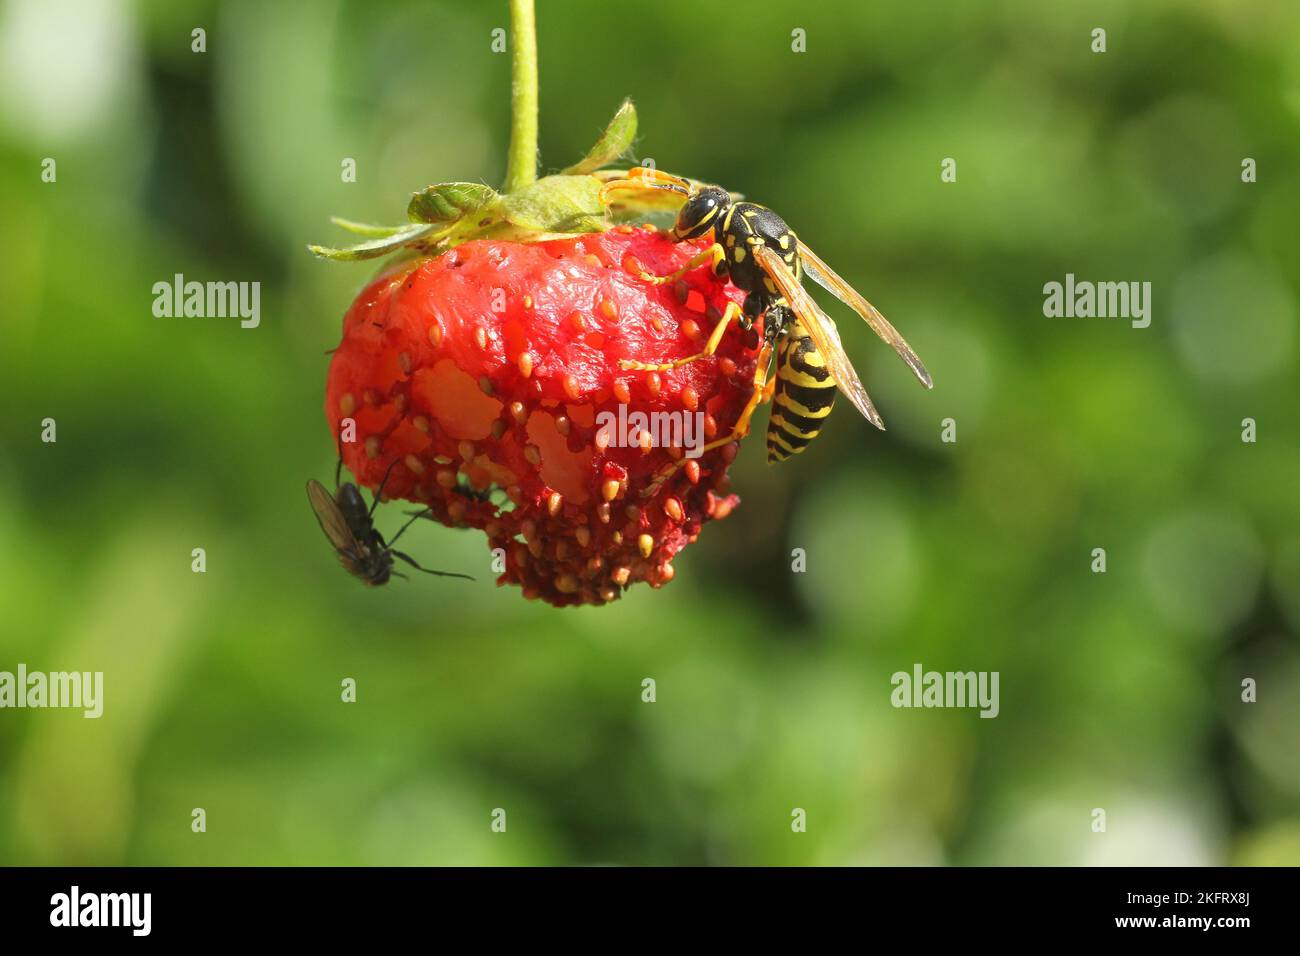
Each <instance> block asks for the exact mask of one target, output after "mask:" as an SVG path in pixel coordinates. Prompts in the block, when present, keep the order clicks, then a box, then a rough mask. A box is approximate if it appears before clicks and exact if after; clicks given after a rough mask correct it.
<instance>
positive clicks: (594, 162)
mask: <svg viewBox="0 0 1300 956" xmlns="http://www.w3.org/2000/svg"><path fill="white" fill-rule="evenodd" d="M634 139H636V107H635V106H633V105H632V101H631V100H624V101H623V105H622V106H620V107H619V108H618V112H617V113H615V114H614V118H613V119H612V120H610V121H609V125H608V126H606V127H605V132H604V133H602V134H601V136H600V139H598V140H596V145H595V146H593V147H591V149H589V150H588V151H587V155H586V156H584V157H583V158H582V159H581V160H580V161H579V162H577V163H574V164H573V165H572V166H570V167H569V168H568V169H565V170H563V171H562V174H563V175H576V174H579V173H591V172H595V171H596V170H597V169H600V167H602V166H608V165H609V164H610V163H612V162H613V161H614V160H616V159H618V158H619V157H620V156H622V155H623V154H624V153H625V152H627V149H628V147H629V146H631V145H632V140H634Z"/></svg>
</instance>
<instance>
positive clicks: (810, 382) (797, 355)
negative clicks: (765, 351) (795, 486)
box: [767, 322, 835, 463]
mask: <svg viewBox="0 0 1300 956" xmlns="http://www.w3.org/2000/svg"><path fill="white" fill-rule="evenodd" d="M834 404H835V380H834V379H833V378H831V373H830V371H829V370H828V369H827V368H826V359H825V358H824V357H823V356H822V354H821V353H820V352H818V351H817V346H815V345H814V344H813V341H812V338H811V337H809V335H808V333H807V332H806V331H804V328H803V325H802V324H801V323H799V322H795V323H794V325H793V326H792V327H791V328H790V331H789V333H788V334H787V335H786V336H785V337H784V338H783V339H782V341H781V342H780V344H779V345H778V347H777V353H776V394H775V396H774V398H773V404H772V414H771V416H770V417H769V419H768V423H767V460H768V462H769V463H771V462H777V461H785V460H786V459H787V458H789V457H790V456H791V455H797V454H799V452H801V451H803V450H804V449H805V448H806V447H808V443H809V442H810V441H812V440H813V439H814V438H816V437H817V433H818V432H820V431H821V429H822V422H823V421H824V420H825V419H826V416H827V415H829V414H830V413H831V407H832V406H833V405H834Z"/></svg>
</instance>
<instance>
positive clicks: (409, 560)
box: [390, 549, 474, 581]
mask: <svg viewBox="0 0 1300 956" xmlns="http://www.w3.org/2000/svg"><path fill="white" fill-rule="evenodd" d="M390 550H392V549H390ZM392 554H393V557H395V558H401V559H402V560H403V561H405V562H406V563H407V564H409V565H410V566H411V567H413V568H415V570H417V571H423V572H424V573H425V574H436V575H438V577H440V578H464V579H465V580H466V581H473V580H474V579H473V578H472V577H470V576H469V575H468V574H456V573H455V572H454V571H435V570H433V569H432V568H422V567H420V565H418V564H416V563H415V559H414V558H413V557H411V556H410V555H409V554H403V553H402V552H401V551H392Z"/></svg>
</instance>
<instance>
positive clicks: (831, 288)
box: [799, 241, 934, 388]
mask: <svg viewBox="0 0 1300 956" xmlns="http://www.w3.org/2000/svg"><path fill="white" fill-rule="evenodd" d="M799 260H800V262H802V263H803V267H804V271H806V272H807V273H808V274H809V275H810V276H812V278H813V281H814V282H816V283H817V284H818V285H819V286H821V287H822V288H823V289H825V290H826V291H827V292H829V293H831V294H832V295H833V296H835V298H837V299H839V300H840V301H841V302H843V303H844V304H845V305H847V306H848V307H849V308H850V309H852V310H853V311H854V312H856V313H858V315H860V316H862V319H863V321H865V322H866V323H867V325H869V326H871V330H872V331H873V332H875V333H876V334H877V335H878V336H880V337H881V338H882V339H884V340H885V341H886V342H888V343H889V345H890V347H891V348H893V350H894V351H895V352H897V353H898V357H899V358H901V359H902V360H903V361H904V362H906V363H907V367H908V368H910V369H911V370H912V374H913V375H915V376H916V377H917V378H918V379H919V380H920V382H921V384H922V385H924V386H925V387H926V388H934V382H933V381H932V380H931V378H930V373H929V372H927V371H926V370H925V366H924V365H922V364H921V360H920V359H919V358H918V357H917V355H916V353H915V352H913V351H912V347H911V346H910V345H908V344H907V341H906V340H905V339H904V338H903V337H902V336H901V335H899V334H898V329H896V328H894V327H893V326H892V325H891V324H890V323H889V320H888V319H887V318H885V317H884V316H883V315H881V314H880V310H879V309H877V308H876V307H875V306H874V305H872V304H871V303H870V302H868V301H867V300H866V299H864V298H863V297H862V296H861V295H860V294H859V293H858V290H857V289H855V288H853V286H851V285H849V284H848V283H847V282H845V281H844V280H843V279H841V278H840V276H839V275H838V274H837V273H836V272H835V270H834V269H832V268H831V267H830V266H828V265H827V264H826V263H825V262H823V261H822V259H821V258H820V257H819V256H818V255H817V253H815V252H813V251H812V250H811V249H809V248H808V246H807V245H805V244H804V243H803V242H802V241H800V242H799Z"/></svg>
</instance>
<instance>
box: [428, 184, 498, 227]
mask: <svg viewBox="0 0 1300 956" xmlns="http://www.w3.org/2000/svg"><path fill="white" fill-rule="evenodd" d="M496 200H497V191H496V190H495V189H493V188H492V187H491V186H484V185H483V184H482V183H439V184H438V185H436V186H429V187H427V188H425V189H422V190H420V191H419V192H418V193H414V194H412V196H411V203H410V205H409V206H407V207H406V215H407V216H408V217H409V218H410V220H411V221H412V222H455V221H456V220H457V219H461V218H463V217H465V216H468V215H469V214H470V213H473V212H477V211H478V210H480V209H482V208H483V207H484V206H486V205H488V204H489V203H493V202H495V201H496Z"/></svg>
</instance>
